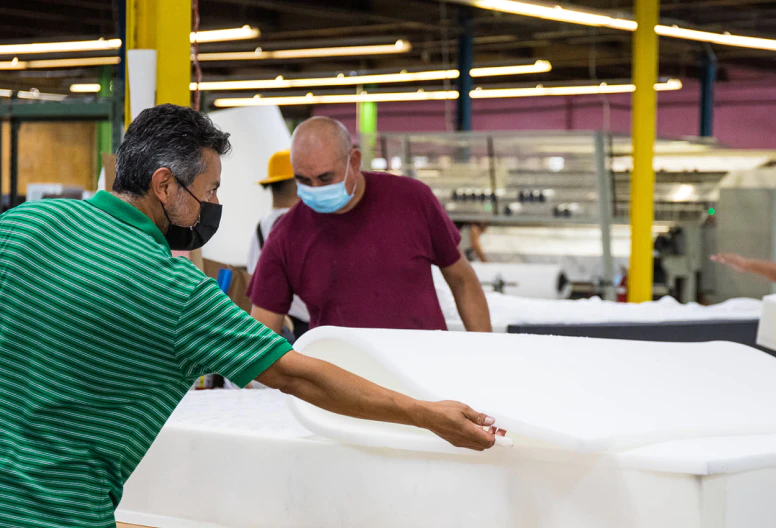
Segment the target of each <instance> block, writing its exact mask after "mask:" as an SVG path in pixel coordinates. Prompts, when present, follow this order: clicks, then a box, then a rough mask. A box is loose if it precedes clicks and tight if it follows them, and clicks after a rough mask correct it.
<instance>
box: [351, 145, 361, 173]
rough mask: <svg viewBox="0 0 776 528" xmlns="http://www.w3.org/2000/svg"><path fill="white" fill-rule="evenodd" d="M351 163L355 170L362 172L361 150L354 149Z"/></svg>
mask: <svg viewBox="0 0 776 528" xmlns="http://www.w3.org/2000/svg"><path fill="white" fill-rule="evenodd" d="M350 162H351V163H352V164H353V167H355V170H361V149H358V148H354V149H353V152H352V153H351V154H350ZM353 167H351V169H353Z"/></svg>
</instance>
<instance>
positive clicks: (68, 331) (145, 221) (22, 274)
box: [0, 105, 496, 528]
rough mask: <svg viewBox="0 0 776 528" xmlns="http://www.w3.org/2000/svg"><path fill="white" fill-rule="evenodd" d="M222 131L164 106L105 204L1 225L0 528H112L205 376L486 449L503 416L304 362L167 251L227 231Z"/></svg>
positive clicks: (142, 132) (123, 161) (99, 200)
mask: <svg viewBox="0 0 776 528" xmlns="http://www.w3.org/2000/svg"><path fill="white" fill-rule="evenodd" d="M228 136H229V135H228V134H226V133H224V132H222V131H220V130H219V129H218V128H216V127H215V126H214V125H213V123H212V122H211V121H210V120H209V119H208V118H207V117H206V116H204V115H201V114H199V113H197V112H194V111H193V110H191V109H188V108H182V107H178V106H174V105H161V106H157V107H155V108H151V109H148V110H145V111H144V112H142V113H141V114H140V116H138V118H137V119H136V120H135V121H134V122H133V123H132V125H130V127H129V129H128V130H127V133H126V137H125V139H124V142H123V143H122V144H121V147H120V148H119V150H118V154H117V172H116V183H115V185H114V188H113V192H112V193H108V192H104V191H103V192H99V193H97V195H96V196H95V197H94V198H92V199H91V200H87V201H78V200H43V201H38V202H32V203H27V204H23V205H20V206H18V207H16V208H14V209H12V210H10V211H8V212H7V213H5V214H3V215H2V216H0V372H2V375H3V380H2V383H0V527H14V528H33V527H34V528H55V527H65V526H66V527H78V528H92V527H93V528H108V527H111V528H113V527H114V526H115V521H114V518H113V512H114V509H115V508H116V506H117V505H118V503H119V501H120V500H121V493H122V488H123V485H124V482H125V481H126V480H127V478H128V477H129V476H130V474H131V473H132V471H133V470H134V469H135V467H136V466H137V464H138V463H139V462H140V460H141V458H142V457H143V455H144V454H145V452H146V451H147V450H148V448H149V447H150V445H151V442H152V441H153V439H154V437H155V436H156V435H157V434H158V433H159V430H160V429H161V427H162V425H163V424H164V422H165V421H166V420H167V418H168V417H169V415H170V414H171V413H172V411H173V409H174V408H175V406H176V405H177V404H178V402H179V401H180V399H181V398H182V397H183V395H184V394H185V392H186V391H187V390H188V388H189V387H191V385H192V382H193V381H194V380H195V379H196V378H197V377H198V376H200V375H202V374H205V373H210V372H217V373H219V374H222V375H224V376H225V377H227V378H229V379H230V380H232V381H234V382H235V383H237V384H239V385H241V386H245V385H246V384H248V382H250V381H251V380H253V379H254V378H257V379H258V380H259V381H260V382H262V383H264V384H265V385H268V386H269V387H272V388H276V389H280V390H282V391H283V392H286V393H288V394H293V395H295V396H297V397H299V398H302V399H304V400H306V401H308V402H310V403H313V404H315V405H318V406H320V407H323V408H325V409H328V410H330V411H333V412H337V413H341V414H346V415H349V416H356V417H360V418H366V419H372V420H383V421H389V422H395V423H402V424H408V425H416V426H419V427H425V428H427V429H429V430H431V431H433V432H434V433H436V434H438V435H439V436H441V437H442V438H445V439H446V440H448V441H449V442H451V443H453V444H454V445H458V446H462V447H468V448H472V449H478V450H482V449H487V448H489V447H491V446H492V445H493V444H494V442H495V436H494V433H496V431H495V430H493V428H491V429H490V430H488V431H486V430H484V429H483V426H491V425H492V424H493V419H492V418H489V417H487V416H485V415H483V414H479V413H476V412H474V411H473V410H471V409H470V408H469V407H467V406H465V405H463V404H460V403H455V402H437V403H429V402H419V401H416V400H412V399H410V398H407V397H405V396H403V395H400V394H397V393H394V392H391V391H388V390H386V389H384V388H382V387H379V386H376V385H374V384H372V383H370V382H368V381H366V380H364V379H362V378H359V377H357V376H355V375H353V374H350V373H348V372H346V371H343V370H341V369H339V368H337V367H335V366H333V365H331V364H329V363H325V362H322V361H318V360H314V359H311V358H307V357H305V356H302V355H300V354H297V353H296V352H294V351H293V350H292V349H291V346H290V345H289V344H288V343H287V342H286V341H285V340H284V339H283V338H281V337H279V336H278V335H276V334H274V333H273V332H272V331H270V330H269V329H267V328H265V327H264V326H262V325H261V324H260V323H259V322H257V321H256V320H254V319H253V318H251V317H250V316H249V315H248V314H247V313H245V312H243V311H242V310H240V309H239V308H238V307H237V306H236V305H234V304H233V303H232V302H231V301H230V300H229V298H228V297H226V296H225V295H224V294H223V293H222V292H221V291H220V290H219V288H218V286H217V285H216V283H215V281H213V280H212V279H209V278H207V277H206V276H205V275H203V274H202V273H201V272H200V271H199V270H198V269H197V268H195V267H194V266H193V265H192V264H191V263H190V262H189V261H187V260H186V259H183V258H173V257H172V256H171V253H170V250H171V248H172V249H194V248H196V247H199V246H201V245H202V244H204V243H205V242H206V241H207V239H208V238H210V237H211V236H212V235H213V233H215V230H216V229H217V227H218V221H219V220H220V213H221V210H220V207H221V206H220V205H219V204H218V198H217V191H218V186H219V182H220V177H221V161H220V156H222V155H224V154H225V153H227V152H228V151H229V149H230V145H229V140H228Z"/></svg>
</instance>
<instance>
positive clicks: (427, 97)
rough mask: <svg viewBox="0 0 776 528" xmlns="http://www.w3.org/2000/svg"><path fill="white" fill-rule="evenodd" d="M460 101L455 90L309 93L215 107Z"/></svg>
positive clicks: (233, 101) (222, 102)
mask: <svg viewBox="0 0 776 528" xmlns="http://www.w3.org/2000/svg"><path fill="white" fill-rule="evenodd" d="M451 99H458V92H457V91H455V90H440V91H434V92H425V91H423V90H418V91H417V92H398V93H367V92H361V93H359V94H336V95H313V94H312V93H308V94H307V95H303V96H289V97H258V96H254V97H250V98H232V99H216V101H215V103H214V104H215V106H217V107H218V108H230V107H236V106H293V105H311V104H342V103H366V102H373V103H391V102H399V101H446V100H451Z"/></svg>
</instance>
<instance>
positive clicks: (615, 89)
mask: <svg viewBox="0 0 776 528" xmlns="http://www.w3.org/2000/svg"><path fill="white" fill-rule="evenodd" d="M95 88H99V85H96V84H95V85H73V86H71V91H72V92H76V93H91V92H93V91H95ZM635 89H636V87H635V85H633V84H630V83H614V84H609V83H599V84H592V85H576V86H543V85H541V84H540V85H536V86H532V87H523V88H492V89H483V88H476V89H474V90H472V91H471V92H469V95H470V96H471V98H472V99H505V98H522V97H544V96H571V95H601V94H621V93H630V92H633V91H634V90H635ZM681 89H682V81H680V80H678V79H669V80H667V81H665V82H659V83H656V84H655V90H656V91H658V92H667V91H675V90H681ZM12 95H13V91H12V90H0V97H11V96H12ZM459 95H460V94H459V92H458V91H456V90H435V91H425V90H422V89H421V90H418V91H416V92H394V93H385V92H377V93H374V92H368V91H366V90H364V91H361V92H359V93H355V94H327V95H314V94H313V93H308V94H307V95H304V96H277V97H262V96H259V95H256V96H254V97H250V98H239V97H235V98H224V99H216V100H215V102H214V104H215V106H216V107H219V108H229V107H237V106H272V105H274V106H293V105H309V104H337V103H364V102H378V103H386V102H402V101H445V100H454V99H458V97H459ZM17 96H18V97H19V98H21V99H39V100H47V101H61V100H63V99H65V97H66V96H65V95H62V94H49V93H41V92H39V91H37V90H35V89H33V90H30V91H19V92H17Z"/></svg>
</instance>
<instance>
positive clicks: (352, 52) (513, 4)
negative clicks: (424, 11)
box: [0, 0, 776, 106]
mask: <svg viewBox="0 0 776 528" xmlns="http://www.w3.org/2000/svg"><path fill="white" fill-rule="evenodd" d="M452 1H454V2H456V3H461V4H466V5H472V6H475V7H479V8H483V9H491V10H496V11H503V12H508V13H513V14H518V15H523V16H529V17H535V18H542V19H546V20H555V21H560V22H566V23H573V24H582V25H588V26H597V27H608V28H612V29H620V30H625V31H635V30H636V28H637V27H638V26H637V23H636V22H635V21H632V20H627V19H624V18H617V17H612V16H608V15H603V14H597V13H592V12H588V11H582V10H577V9H569V8H564V7H561V6H546V5H539V4H531V3H526V2H520V1H516V0H452ZM655 31H656V32H657V33H658V34H659V35H661V36H668V37H674V38H680V39H688V40H696V41H702V42H710V43H715V44H720V45H728V46H740V47H750V48H757V49H773V50H776V40H772V39H761V38H754V37H744V36H740V35H731V34H729V33H721V34H720V33H711V32H705V31H696V30H690V29H685V28H680V27H678V26H663V25H658V26H655ZM259 35H260V32H259V30H258V29H256V28H253V27H250V26H247V25H246V26H243V27H241V28H233V29H220V30H210V31H200V32H196V33H195V32H192V33H191V35H190V41H191V42H192V43H194V42H197V43H205V42H226V41H235V40H246V39H254V38H257V37H258V36H259ZM120 46H121V40H120V39H102V38H101V39H98V40H93V41H78V42H51V43H31V44H12V45H0V55H16V54H36V53H66V52H88V51H110V50H116V49H118V48H119V47H120ZM411 49H412V46H411V44H410V43H409V42H407V41H404V40H401V39H400V40H397V41H396V42H395V43H394V44H378V45H368V46H342V47H330V48H307V49H292V50H273V51H264V50H262V49H261V48H256V49H255V50H254V51H252V52H223V53H201V54H198V56H197V58H198V60H200V61H226V60H267V59H294V58H322V57H337V56H358V55H374V54H386V53H406V52H408V51H410V50H411ZM118 62H119V59H118V57H86V58H68V59H50V60H33V61H20V60H19V59H18V58H14V59H12V60H10V61H0V70H2V69H6V70H23V69H36V68H57V67H77V66H101V65H111V64H117V63H118ZM550 69H551V65H550V63H549V62H547V61H537V62H536V63H534V64H533V65H517V66H502V67H492V68H474V69H472V71H471V75H472V77H485V76H491V75H516V74H521V73H541V72H545V71H550ZM459 75H460V72H458V70H437V71H428V72H411V73H410V72H406V71H402V72H401V73H398V74H377V75H362V76H345V75H344V74H339V75H338V76H337V77H332V78H309V79H283V78H282V76H281V77H278V78H276V79H274V80H255V81H219V82H203V83H199V85H197V84H196V83H192V84H191V89H192V90H196V89H199V90H247V89H273V88H298V87H316V86H346V85H349V86H353V85H364V84H381V83H398V82H416V81H429V80H446V79H455V78H457V77H458V76H459ZM659 86H665V89H670V90H675V89H680V88H681V82H679V81H675V80H672V81H669V82H668V83H664V84H659V85H656V88H657V89H660V88H658V87H659ZM632 87H633V85H629V84H609V85H607V84H606V83H601V84H599V85H590V86H571V87H543V86H541V85H539V86H537V87H533V88H511V89H493V90H483V89H481V88H478V89H477V90H473V91H472V97H473V98H491V97H530V96H539V95H576V94H586V93H593V94H600V93H624V92H628V91H633V89H635V88H632ZM99 90H100V86H99V85H97V84H77V85H72V86H71V92H74V93H94V92H98V91H99ZM18 94H19V97H22V98H32V99H36V98H37V99H44V98H49V99H61V98H64V96H62V95H60V94H41V93H40V92H38V91H37V90H31V91H23V92H18ZM22 94H23V95H22ZM10 95H11V91H9V90H0V96H5V97H8V96H10ZM457 97H458V92H456V91H450V90H448V91H432V92H424V91H422V90H421V91H418V92H413V93H408V92H404V93H397V94H385V93H383V94H369V93H366V92H361V93H359V94H336V95H319V96H315V95H313V94H307V95H306V96H303V97H270V98H261V97H260V96H256V97H254V98H251V99H219V100H217V101H216V106H245V105H264V104H311V103H312V102H317V103H324V102H351V101H352V100H355V101H365V100H375V101H387V100H395V101H400V100H435V99H437V100H438V99H455V98H457ZM273 100H274V101H275V102H272V101H273Z"/></svg>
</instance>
